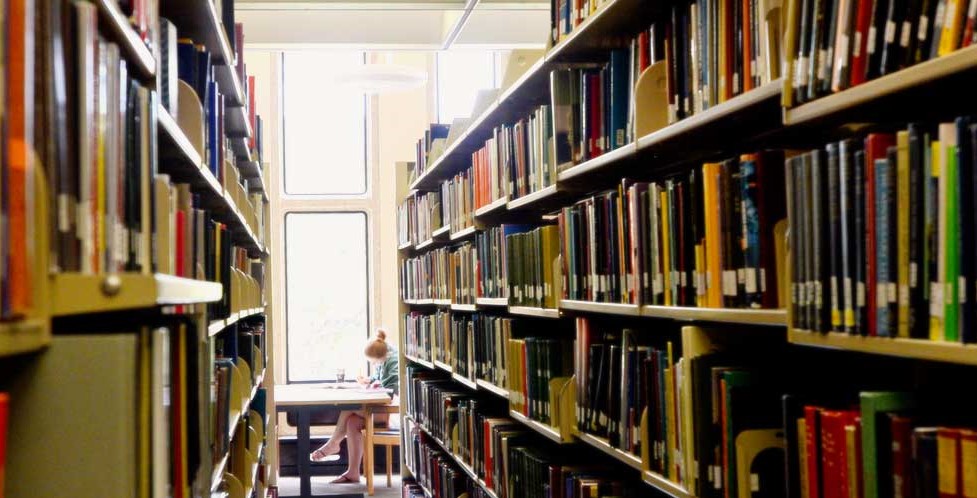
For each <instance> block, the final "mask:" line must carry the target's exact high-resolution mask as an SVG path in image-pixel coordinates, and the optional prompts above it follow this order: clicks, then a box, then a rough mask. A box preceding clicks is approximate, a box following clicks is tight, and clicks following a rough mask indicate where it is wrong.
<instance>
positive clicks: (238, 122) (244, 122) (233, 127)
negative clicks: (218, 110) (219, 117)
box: [224, 107, 254, 138]
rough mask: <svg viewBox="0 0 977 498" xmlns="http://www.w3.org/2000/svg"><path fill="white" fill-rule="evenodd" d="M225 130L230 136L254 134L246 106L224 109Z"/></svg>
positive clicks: (238, 136) (241, 136)
mask: <svg viewBox="0 0 977 498" xmlns="http://www.w3.org/2000/svg"><path fill="white" fill-rule="evenodd" d="M224 131H225V132H226V133H227V136H228V137H229V138H250V137H251V136H252V135H253V134H254V130H252V129H251V120H250V119H248V109H247V108H246V107H228V108H226V109H225V111H224Z"/></svg>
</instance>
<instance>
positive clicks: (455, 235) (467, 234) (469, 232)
mask: <svg viewBox="0 0 977 498" xmlns="http://www.w3.org/2000/svg"><path fill="white" fill-rule="evenodd" d="M476 233H478V229H477V228H475V227H474V226H470V227H468V228H463V229H461V230H459V231H457V232H451V237H450V238H451V241H452V242H459V241H462V240H467V239H470V238H472V237H474V236H475V234H476Z"/></svg>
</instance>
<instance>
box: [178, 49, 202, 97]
mask: <svg viewBox="0 0 977 498" xmlns="http://www.w3.org/2000/svg"><path fill="white" fill-rule="evenodd" d="M176 57H177V76H178V77H179V78H180V79H181V80H183V81H185V82H186V83H187V84H188V85H190V86H191V87H192V88H193V89H194V90H197V82H198V81H199V78H198V76H197V73H198V72H199V71H200V66H198V65H197V48H196V47H194V46H193V42H192V41H190V40H180V42H179V45H177V49H176ZM198 96H199V93H198Z"/></svg>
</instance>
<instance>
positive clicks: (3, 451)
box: [0, 393, 10, 489]
mask: <svg viewBox="0 0 977 498" xmlns="http://www.w3.org/2000/svg"><path fill="white" fill-rule="evenodd" d="M9 419H10V396H9V395H8V394H7V393H0V489H6V486H5V485H4V477H5V474H6V473H5V470H6V467H7V425H8V420H9Z"/></svg>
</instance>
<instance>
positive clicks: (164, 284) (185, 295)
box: [50, 273, 223, 316]
mask: <svg viewBox="0 0 977 498" xmlns="http://www.w3.org/2000/svg"><path fill="white" fill-rule="evenodd" d="M222 292H223V287H222V286H221V284H219V283H217V282H205V281H202V280H193V279H189V278H182V277H174V276H172V275H163V274H158V273H157V274H142V273H117V274H111V275H84V274H80V273H58V274H55V275H54V276H53V277H52V278H51V299H50V304H51V315H52V316H69V315H80V314H85V313H103V312H111V311H119V310H127V309H139V308H154V307H157V306H169V305H177V304H196V303H210V302H214V301H218V300H220V299H221V295H222Z"/></svg>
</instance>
